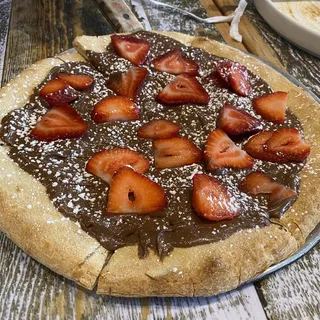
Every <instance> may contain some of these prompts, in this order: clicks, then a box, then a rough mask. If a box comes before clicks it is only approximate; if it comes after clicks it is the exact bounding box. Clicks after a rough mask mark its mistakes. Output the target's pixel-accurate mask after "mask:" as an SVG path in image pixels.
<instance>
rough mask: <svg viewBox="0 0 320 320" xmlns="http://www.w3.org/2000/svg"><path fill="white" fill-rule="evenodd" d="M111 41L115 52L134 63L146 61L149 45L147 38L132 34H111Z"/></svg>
mask: <svg viewBox="0 0 320 320" xmlns="http://www.w3.org/2000/svg"><path fill="white" fill-rule="evenodd" d="M111 43H112V45H113V48H114V50H115V52H116V53H117V54H118V55H119V56H120V57H122V58H124V59H127V60H129V61H130V62H132V63H133V64H135V65H137V66H138V65H140V64H142V63H144V62H145V61H146V58H147V55H148V52H149V50H150V45H149V42H148V41H147V40H143V39H139V38H136V37H133V36H123V35H121V36H119V35H113V36H111Z"/></svg>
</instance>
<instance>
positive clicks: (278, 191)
mask: <svg viewBox="0 0 320 320" xmlns="http://www.w3.org/2000/svg"><path fill="white" fill-rule="evenodd" d="M240 190H241V191H243V192H246V193H249V194H252V195H258V194H270V197H269V202H268V208H269V212H270V213H271V214H273V215H277V216H278V215H279V213H280V214H281V213H282V212H283V211H285V210H286V209H287V208H288V206H289V205H291V203H292V202H293V201H294V200H295V199H296V198H297V193H296V192H295V191H294V190H292V189H290V188H287V187H285V186H284V185H282V184H281V183H279V182H277V181H275V180H274V179H272V178H270V177H268V176H267V175H265V174H264V173H262V172H252V173H250V174H249V175H247V176H246V177H245V179H244V180H243V181H242V183H241V185H240Z"/></svg>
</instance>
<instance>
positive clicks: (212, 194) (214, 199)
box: [192, 174, 240, 221]
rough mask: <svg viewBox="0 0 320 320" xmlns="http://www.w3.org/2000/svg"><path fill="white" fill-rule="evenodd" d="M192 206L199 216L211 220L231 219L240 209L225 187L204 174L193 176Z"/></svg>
mask: <svg viewBox="0 0 320 320" xmlns="http://www.w3.org/2000/svg"><path fill="white" fill-rule="evenodd" d="M192 206H193V209H194V210H195V211H196V212H197V213H198V214H199V215H200V216H201V217H203V218H205V219H208V220H212V221H220V220H226V219H232V218H234V217H235V216H237V215H238V214H239V211H240V206H239V205H237V204H236V203H235V202H234V200H233V197H231V196H230V194H229V193H228V190H227V188H226V187H225V186H224V185H223V184H222V183H221V182H220V181H219V180H218V179H215V178H212V177H210V176H208V175H206V174H196V175H194V177H193V190H192Z"/></svg>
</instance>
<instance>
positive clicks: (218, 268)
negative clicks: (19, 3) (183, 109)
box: [0, 34, 319, 296]
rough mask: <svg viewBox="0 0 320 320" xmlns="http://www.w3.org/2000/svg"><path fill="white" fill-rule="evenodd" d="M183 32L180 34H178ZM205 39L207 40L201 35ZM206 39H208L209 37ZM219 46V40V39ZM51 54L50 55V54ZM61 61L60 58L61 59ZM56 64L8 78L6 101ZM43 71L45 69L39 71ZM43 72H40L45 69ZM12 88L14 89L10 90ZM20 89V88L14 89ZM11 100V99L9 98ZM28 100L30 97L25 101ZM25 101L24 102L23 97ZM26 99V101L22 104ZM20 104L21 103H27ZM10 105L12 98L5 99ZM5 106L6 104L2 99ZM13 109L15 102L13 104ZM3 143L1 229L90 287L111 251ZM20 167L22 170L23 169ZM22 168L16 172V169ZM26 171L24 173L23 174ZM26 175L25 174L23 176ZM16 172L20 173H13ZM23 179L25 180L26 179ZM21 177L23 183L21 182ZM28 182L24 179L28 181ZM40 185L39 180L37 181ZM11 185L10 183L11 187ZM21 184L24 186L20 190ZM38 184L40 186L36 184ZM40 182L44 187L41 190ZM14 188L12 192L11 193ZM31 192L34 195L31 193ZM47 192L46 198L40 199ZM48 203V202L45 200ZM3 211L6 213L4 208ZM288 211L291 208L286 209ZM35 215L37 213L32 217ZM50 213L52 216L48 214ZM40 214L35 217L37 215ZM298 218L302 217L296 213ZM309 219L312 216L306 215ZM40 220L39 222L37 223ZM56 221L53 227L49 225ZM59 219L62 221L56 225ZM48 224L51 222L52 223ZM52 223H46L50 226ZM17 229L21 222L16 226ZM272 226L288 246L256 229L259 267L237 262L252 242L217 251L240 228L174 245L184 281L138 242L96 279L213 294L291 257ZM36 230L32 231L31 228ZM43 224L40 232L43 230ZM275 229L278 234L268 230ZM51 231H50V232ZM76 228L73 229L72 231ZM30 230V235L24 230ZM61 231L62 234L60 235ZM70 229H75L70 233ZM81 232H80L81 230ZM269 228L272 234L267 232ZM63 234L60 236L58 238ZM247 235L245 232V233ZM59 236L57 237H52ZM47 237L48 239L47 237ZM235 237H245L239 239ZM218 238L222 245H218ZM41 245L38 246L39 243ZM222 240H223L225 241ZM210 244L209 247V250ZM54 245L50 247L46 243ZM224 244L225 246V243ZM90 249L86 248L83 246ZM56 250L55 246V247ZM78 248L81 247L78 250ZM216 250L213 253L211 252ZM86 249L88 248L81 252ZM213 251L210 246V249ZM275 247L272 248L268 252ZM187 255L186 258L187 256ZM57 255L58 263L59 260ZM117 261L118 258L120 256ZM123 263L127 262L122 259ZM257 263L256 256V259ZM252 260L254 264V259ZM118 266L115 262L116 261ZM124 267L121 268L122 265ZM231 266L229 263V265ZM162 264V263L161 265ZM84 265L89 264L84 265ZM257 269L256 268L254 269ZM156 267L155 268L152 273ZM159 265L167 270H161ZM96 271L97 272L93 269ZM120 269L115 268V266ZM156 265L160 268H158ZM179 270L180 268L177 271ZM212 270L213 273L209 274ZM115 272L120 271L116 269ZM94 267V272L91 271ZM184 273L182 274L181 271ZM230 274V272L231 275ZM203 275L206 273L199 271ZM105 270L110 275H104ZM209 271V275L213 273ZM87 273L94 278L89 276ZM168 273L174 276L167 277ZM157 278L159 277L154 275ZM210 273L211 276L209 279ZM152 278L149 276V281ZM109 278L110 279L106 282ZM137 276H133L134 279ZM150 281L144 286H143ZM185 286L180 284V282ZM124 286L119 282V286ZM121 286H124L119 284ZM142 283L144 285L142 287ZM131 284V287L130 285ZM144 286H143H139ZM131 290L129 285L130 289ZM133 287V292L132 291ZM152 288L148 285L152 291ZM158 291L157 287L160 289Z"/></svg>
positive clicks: (102, 286) (103, 289)
mask: <svg viewBox="0 0 320 320" xmlns="http://www.w3.org/2000/svg"><path fill="white" fill-rule="evenodd" d="M179 35H180V34H179ZM185 38H187V39H190V41H192V40H191V39H194V38H193V37H188V36H185ZM201 41H205V40H201ZM206 41H207V40H206ZM215 46H217V44H215ZM237 51H238V50H237ZM69 57H70V60H73V59H74V60H76V55H75V56H74V58H72V57H71V56H69ZM49 60H52V59H49ZM60 63H61V62H60V61H59V63H58V62H57V64H60ZM41 64H42V62H39V63H38V65H41ZM53 66H54V64H52V63H50V65H48V66H47V69H46V70H44V69H45V68H44V67H43V66H42V69H41V70H39V69H37V68H36V69H35V70H34V69H32V74H30V75H28V74H24V73H22V74H21V75H20V76H19V77H18V78H17V79H16V80H13V81H12V82H10V86H12V87H13V88H14V89H10V86H8V87H9V89H8V87H5V88H4V89H2V90H1V92H0V93H6V94H7V99H6V98H4V100H3V98H1V100H2V101H6V100H9V102H10V99H13V93H15V92H17V86H20V87H22V85H25V81H24V80H22V81H20V82H19V80H18V79H19V78H23V77H24V76H25V75H28V77H27V79H28V81H29V80H30V78H32V76H33V75H34V74H33V73H34V72H36V73H37V77H36V78H37V81H38V82H32V86H31V85H30V82H29V84H28V86H29V85H30V88H31V87H32V89H33V87H34V86H36V84H38V83H39V82H41V81H42V79H43V78H44V77H45V76H46V75H47V73H48V71H49V70H50V69H51V68H52V67H53ZM40 71H41V72H43V73H41V72H40ZM41 74H42V78H41V76H40V75H41ZM11 90H13V91H11ZM15 90H16V91H15ZM10 93H12V96H11V98H8V94H9V95H10ZM25 97H26V94H25V93H24V95H23V96H20V99H21V100H22V101H23V99H24V98H25ZM28 98H29V95H27V97H26V99H28ZM11 102H12V101H11ZM25 102H26V101H25ZM25 102H24V103H25ZM24 103H23V104H24ZM23 104H22V105H23ZM7 105H8V101H7ZM9 105H10V106H14V107H18V106H17V103H16V102H15V103H13V104H12V103H9ZM2 107H3V104H2ZM11 109H12V108H11ZM9 111H10V108H9V107H7V108H4V109H1V115H4V114H6V113H7V112H9ZM3 149H5V148H3V147H1V149H0V154H1V158H0V161H1V162H3V163H5V162H7V163H8V164H6V165H5V167H3V168H4V169H3V170H2V172H1V173H0V177H1V178H3V180H2V181H6V184H7V185H6V184H4V185H6V188H5V189H6V190H2V188H1V187H0V207H1V212H0V217H1V219H0V220H1V222H0V229H2V230H3V231H4V232H5V233H7V234H8V235H9V237H10V238H11V239H12V240H13V241H14V242H15V243H17V244H18V245H19V246H20V247H22V248H23V249H24V250H25V251H26V252H27V253H29V254H30V255H31V256H33V257H35V258H36V259H37V260H38V261H40V262H41V263H43V264H45V265H47V266H49V267H50V268H51V269H52V270H54V271H56V272H57V273H60V274H63V275H64V276H66V277H67V278H71V279H72V280H74V281H76V282H78V283H79V284H81V285H83V286H85V287H88V288H92V286H93V282H95V280H96V277H97V275H98V274H99V272H100V269H101V268H102V266H103V264H104V262H105V259H106V257H107V252H106V250H105V249H103V248H101V246H100V245H99V244H98V243H97V242H96V241H95V240H94V239H93V238H91V237H89V236H87V235H86V234H85V233H84V232H82V231H81V230H80V231H79V229H78V227H77V225H76V224H75V223H73V222H71V221H69V220H65V219H64V218H63V216H62V215H61V214H60V213H59V212H58V211H57V210H56V209H55V208H54V207H53V205H52V204H51V202H50V201H49V200H48V199H47V196H46V193H45V190H44V187H42V186H41V185H40V183H39V182H37V181H36V180H35V179H34V178H33V177H31V176H30V175H28V174H27V173H25V172H24V171H22V170H21V169H20V168H19V167H18V165H16V164H15V163H13V162H12V161H11V160H10V159H9V158H8V157H3V154H4V152H3V151H4V150H3ZM19 171H22V173H21V172H19ZM5 172H14V173H15V174H16V177H14V178H12V177H6V174H5ZM16 172H18V173H16ZM24 174H25V177H24ZM21 177H23V179H21ZM15 178H16V179H15ZM22 180H23V181H22ZM22 182H23V183H22ZM24 182H26V183H24ZM30 185H32V188H33V190H29V188H30ZM38 185H39V186H38ZM7 186H8V187H7ZM17 187H18V189H22V191H21V190H20V191H19V192H18V190H17ZM38 187H39V188H38ZM41 187H42V189H43V190H40V189H41ZM9 191H13V194H15V193H17V194H18V195H19V196H17V198H16V199H14V200H10V199H11V196H12V194H11V193H10V192H9ZM9 193H10V194H9ZM34 193H37V194H38V195H40V196H41V197H37V199H41V201H43V202H42V203H41V206H37V205H36V206H35V208H34V209H32V210H31V211H32V212H33V214H32V215H31V216H32V218H30V219H28V220H27V221H26V222H25V223H26V225H23V226H22V227H23V229H21V230H15V228H16V226H17V225H18V224H19V223H20V221H23V220H22V218H24V219H25V215H26V214H29V213H30V209H28V205H29V201H28V199H30V198H31V197H32V194H34ZM30 196H31V197H30ZM42 197H43V200H42ZM314 199H317V197H314ZM44 204H45V206H43V205H44ZM4 212H5V214H4ZM286 215H287V214H286ZM39 217H41V220H39ZM33 218H34V219H33ZM48 219H49V221H51V220H52V221H55V220H57V221H59V223H48ZM50 219H51V220H50ZM317 219H318V220H317ZM317 219H313V220H314V222H316V221H319V218H317ZM35 220H36V221H35ZM296 220H298V219H296ZM305 220H308V221H310V219H305ZM34 222H36V223H34ZM309 224H310V226H308V227H307V228H306V233H307V232H308V230H309V229H310V228H311V227H312V225H314V223H313V222H312V223H309ZM51 225H53V227H50V226H51ZM58 225H59V226H58ZM48 226H49V227H48ZM47 228H48V229H47ZM16 229H17V228H16ZM267 229H269V228H264V232H263V234H265V236H261V238H264V239H265V240H267V238H268V237H270V236H272V237H274V236H277V237H278V238H282V239H283V243H285V244H286V247H279V241H276V242H275V243H273V244H272V245H271V242H269V241H267V242H266V243H265V244H263V241H260V240H261V239H260V236H258V235H261V234H262V233H261V230H262V229H261V230H260V231H254V232H257V236H256V237H257V239H259V241H257V242H258V243H259V244H262V245H263V248H265V249H264V250H263V251H262V253H261V251H256V252H259V255H258V256H259V257H260V256H261V255H263V256H265V258H264V259H262V260H263V261H259V266H260V268H258V267H257V266H256V265H254V267H253V268H252V266H251V269H250V266H249V267H248V270H247V268H242V269H239V270H238V269H236V270H235V268H234V265H235V264H234V262H236V261H239V260H238V259H239V256H241V254H240V252H242V253H245V252H250V256H251V257H248V259H249V261H251V260H252V261H255V259H254V258H255V253H254V252H251V250H249V251H248V250H247V249H252V247H253V246H252V245H249V248H246V249H245V248H243V249H241V248H240V249H239V254H238V253H237V252H233V251H230V252H233V255H232V256H231V255H230V254H228V255H227V256H226V257H227V258H226V259H223V256H224V255H225V253H224V252H225V251H221V255H218V254H217V252H219V250H218V249H219V248H220V247H219V245H221V243H222V244H223V243H225V246H226V245H227V244H230V245H231V244H233V243H229V242H230V241H232V239H234V238H233V237H238V234H235V235H234V236H232V237H230V238H229V239H227V240H225V241H222V242H219V243H213V244H209V245H205V246H198V247H193V248H188V249H176V250H174V254H173V257H174V258H175V259H177V260H178V261H179V260H181V261H184V262H185V263H188V264H189V265H190V268H189V269H188V268H186V269H185V270H179V271H178V269H177V270H176V269H175V267H173V269H172V270H173V271H172V272H173V273H174V274H175V273H177V274H179V272H180V271H182V273H181V274H182V275H184V277H181V278H182V279H186V280H184V281H182V282H180V281H178V282H177V281H173V283H172V284H171V283H170V281H168V275H167V270H166V268H165V266H164V265H162V264H161V263H160V264H159V262H158V257H156V256H155V257H153V258H152V254H150V257H149V258H148V259H145V260H140V259H138V257H137V250H136V248H135V247H127V248H123V249H119V250H118V251H117V252H116V253H115V254H114V255H113V257H112V258H111V260H110V263H109V264H108V265H107V266H106V267H105V268H104V269H103V272H102V274H101V276H100V278H99V283H98V292H99V293H106V294H109V293H111V294H114V295H131V296H138V295H143V296H146V295H159V296H160V295H177V296H179V295H211V294H215V293H218V292H221V291H226V290H229V289H232V288H234V287H236V286H238V284H239V283H241V282H243V281H245V280H246V279H249V278H250V277H252V276H254V275H255V274H256V273H259V272H261V271H263V270H264V269H265V268H266V267H268V265H270V264H271V263H273V262H276V261H280V260H282V259H284V258H285V257H287V256H288V255H289V254H290V253H291V252H292V251H294V250H296V248H297V243H296V241H295V239H294V238H292V237H291V236H290V235H289V233H287V232H285V231H283V230H281V229H279V228H278V227H277V226H271V227H270V230H267ZM30 230H31V231H34V232H35V233H33V232H29V233H28V231H30ZM39 230H40V231H41V232H39ZM61 230H64V232H61ZM270 231H271V233H274V234H270ZM47 232H49V233H47ZM51 233H52V236H53V240H52V239H49V234H51ZM69 233H70V237H72V239H71V240H75V243H74V244H75V247H73V246H70V247H71V251H68V250H65V251H64V252H63V253H61V252H60V248H58V249H57V247H58V246H56V247H55V245H56V242H55V240H57V241H58V242H59V241H60V244H61V243H62V244H63V245H64V244H65V243H66V242H65V240H66V238H65V237H66V235H68V236H69ZM73 233H74V234H73ZM26 234H27V235H28V236H26ZM57 234H58V235H59V236H58V237H57V236H56V235H57ZM71 234H72V235H71ZM79 234H80V235H81V236H79ZM267 234H268V236H267ZM239 236H240V240H241V239H242V238H243V233H241V235H239ZM60 237H62V238H61V239H57V238H60ZM246 237H247V236H246ZM231 238H232V239H231ZM54 239H55V240H54ZM47 240H50V241H51V242H50V241H49V242H47ZM67 240H68V243H69V242H70V239H69V237H68V239H67ZM78 241H79V242H80V241H81V243H83V244H85V247H87V245H88V243H91V244H92V246H91V247H90V246H88V247H89V248H83V246H80V248H79V247H78V244H79V242H78ZM236 242H241V241H239V240H237V241H236ZM218 244H219V245H218ZM37 246H38V247H37ZM221 246H222V245H221ZM209 247H210V250H209ZM48 248H49V249H50V252H49V251H48V250H47V249H48ZM224 248H226V247H224ZM84 249H86V250H84ZM260 249H261V248H260ZM51 250H52V251H51ZM78 250H79V251H78ZM211 250H212V252H213V253H210V252H211ZM83 251H85V252H83ZM209 251H210V252H209ZM70 252H72V261H70V260H71V259H70ZM197 252H199V254H200V253H205V254H207V255H206V258H205V259H204V261H201V259H199V258H197V259H194V258H193V256H195V255H194V254H196V253H197ZM270 252H272V253H270ZM129 254H132V259H133V260H132V262H131V263H128V260H127V259H128V255H129ZM133 255H134V256H133ZM61 257H64V258H65V259H62V260H63V261H62V262H61V263H60V261H59V259H61ZM183 257H185V258H183ZM195 257H200V256H199V255H196V256H195ZM167 259H168V260H167V261H168V262H166V259H165V260H164V263H166V264H168V263H173V261H175V260H169V259H170V258H167ZM57 261H59V263H57ZM117 261H118V262H117ZM199 261H200V262H201V263H199V264H198V265H197V264H195V265H193V264H192V262H199ZM122 262H123V263H124V264H123V263H122ZM141 262H142V263H143V268H144V269H142V271H143V270H146V268H147V267H151V268H150V270H151V271H150V272H149V274H147V273H145V272H144V271H143V274H142V276H141V274H140V273H141V272H139V271H141V269H140V270H139V269H138V270H137V269H133V268H132V266H134V265H139V264H140V263H141ZM155 262H156V263H157V264H158V269H157V268H155V267H153V264H154V263H155ZM255 263H257V262H255ZM255 263H253V264H255ZM117 265H118V267H117V268H115V266H117ZM120 267H121V268H120ZM228 267H229V268H228ZM159 268H160V269H159ZM84 269H85V270H84ZM193 269H194V270H197V272H194V271H193V273H192V270H193ZM227 269H229V274H228V272H226V270H227ZM252 269H253V270H252ZM258 269H259V270H258ZM152 270H155V271H154V272H153V273H152ZM161 270H162V271H163V272H162V273H161ZM93 271H94V272H93ZM115 271H116V272H115ZM129 271H133V275H135V279H132V280H130V281H128V279H127V278H126V277H127V276H128V274H129V273H128V272H129ZM156 271H157V272H156ZM175 271H178V272H175ZM207 271H208V272H210V273H209V275H210V276H208V273H207ZM113 272H115V273H116V274H113ZM188 272H190V273H192V274H190V278H191V279H193V280H192V281H193V282H192V283H191V284H190V282H189V279H188V278H189V275H188ZM93 273H94V275H92V274H93ZM181 274H180V275H181ZM223 274H224V275H226V276H228V277H229V278H230V279H228V283H224V284H223V282H226V281H225V278H224V277H223ZM231 274H232V276H231ZM200 275H203V276H200ZM219 275H220V278H221V279H222V280H221V281H220V279H219V281H218V280H217V278H216V277H219ZM106 276H107V277H106ZM123 276H124V280H123V282H122V284H120V285H119V283H118V281H119V280H120V279H122V277H123ZM209 277H210V278H209ZM87 278H90V279H89V280H88V279H87ZM169 278H170V277H169ZM212 278H216V279H215V281H214V282H215V283H217V285H214V284H212V283H211V282H212V281H210V279H212ZM154 279H156V280H157V281H156V282H157V285H156V282H155V281H154ZM208 279H209V281H208ZM148 280H151V282H149V281H148ZM106 281H107V283H106ZM132 281H133V282H132ZM134 281H136V283H137V285H139V283H140V287H139V286H138V287H137V286H136V285H135V284H134ZM145 285H146V287H145ZM180 285H181V287H180V288H179V286H180ZM119 286H120V287H119ZM121 286H122V288H121ZM141 286H143V287H141ZM214 286H217V287H218V288H216V289H215V288H214ZM128 287H131V288H128ZM139 288H140V289H141V290H140V289H139ZM129 289H130V290H131V291H130V290H129ZM136 289H139V290H140V291H139V292H140V294H139V293H138V294H137V291H134V290H136ZM128 290H129V292H128ZM148 290H149V291H148ZM157 292H158V293H157Z"/></svg>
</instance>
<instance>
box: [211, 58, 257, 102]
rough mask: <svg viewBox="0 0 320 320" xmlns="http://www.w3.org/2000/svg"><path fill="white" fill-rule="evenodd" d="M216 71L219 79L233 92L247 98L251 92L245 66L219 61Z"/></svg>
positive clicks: (228, 61)
mask: <svg viewBox="0 0 320 320" xmlns="http://www.w3.org/2000/svg"><path fill="white" fill-rule="evenodd" d="M216 70H217V72H218V74H219V75H220V77H221V79H222V80H223V81H224V82H225V83H226V84H228V85H229V86H230V87H231V88H232V89H233V91H234V92H235V93H236V94H238V95H240V96H243V97H246V96H248V94H249V93H250V91H251V85H250V81H249V79H248V70H247V68H246V67H245V66H243V65H241V64H239V63H237V62H232V61H230V60H226V59H225V60H222V61H219V62H218V63H217V65H216Z"/></svg>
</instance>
